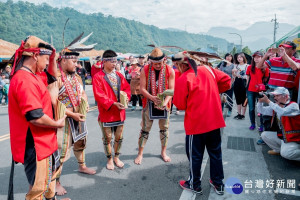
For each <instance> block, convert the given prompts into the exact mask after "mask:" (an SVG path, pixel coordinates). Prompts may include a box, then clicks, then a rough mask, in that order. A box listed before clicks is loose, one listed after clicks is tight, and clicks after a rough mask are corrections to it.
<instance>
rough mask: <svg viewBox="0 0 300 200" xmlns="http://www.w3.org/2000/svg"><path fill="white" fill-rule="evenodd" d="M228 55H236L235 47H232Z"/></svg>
mask: <svg viewBox="0 0 300 200" xmlns="http://www.w3.org/2000/svg"><path fill="white" fill-rule="evenodd" d="M230 53H231V55H234V54H236V53H237V49H236V47H235V46H234V47H233V49H232V51H231V52H230Z"/></svg>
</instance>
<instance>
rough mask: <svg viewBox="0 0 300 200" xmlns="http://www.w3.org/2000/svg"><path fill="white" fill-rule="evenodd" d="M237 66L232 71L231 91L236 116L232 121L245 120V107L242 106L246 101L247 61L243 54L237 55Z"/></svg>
mask: <svg viewBox="0 0 300 200" xmlns="http://www.w3.org/2000/svg"><path fill="white" fill-rule="evenodd" d="M237 62H238V63H237V64H236V65H235V66H234V68H233V70H232V75H233V77H234V79H235V80H234V84H233V91H234V96H235V99H236V104H237V110H238V114H237V115H236V116H235V117H234V119H245V113H246V108H247V105H245V106H244V105H243V104H244V103H245V100H246V78H247V75H246V70H247V67H248V64H247V59H246V57H245V54H244V53H239V54H238V56H237Z"/></svg>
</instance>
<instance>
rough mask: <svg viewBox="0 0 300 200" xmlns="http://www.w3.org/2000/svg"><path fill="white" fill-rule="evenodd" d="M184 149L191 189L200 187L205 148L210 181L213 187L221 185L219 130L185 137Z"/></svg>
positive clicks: (221, 168)
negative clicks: (188, 167)
mask: <svg viewBox="0 0 300 200" xmlns="http://www.w3.org/2000/svg"><path fill="white" fill-rule="evenodd" d="M185 147H186V155H187V157H188V159H189V161H190V179H189V183H190V185H191V186H193V187H197V186H199V185H201V181H200V178H201V165H202V160H203V155H204V150H205V147H206V149H207V152H208V155H209V158H210V179H211V180H212V181H213V183H214V184H215V185H217V186H219V185H222V184H223V179H224V172H223V163H222V150H221V132H220V129H216V130H213V131H210V132H207V133H203V134H197V135H187V136H186V138H185ZM203 170H204V169H203Z"/></svg>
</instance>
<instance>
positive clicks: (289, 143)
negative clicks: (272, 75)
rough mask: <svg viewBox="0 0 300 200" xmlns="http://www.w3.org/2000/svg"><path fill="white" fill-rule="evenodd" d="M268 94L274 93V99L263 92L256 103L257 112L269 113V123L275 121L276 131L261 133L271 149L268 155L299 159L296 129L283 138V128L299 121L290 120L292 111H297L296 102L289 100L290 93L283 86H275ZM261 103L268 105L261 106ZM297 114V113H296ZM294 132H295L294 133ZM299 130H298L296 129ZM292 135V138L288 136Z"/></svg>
mask: <svg viewBox="0 0 300 200" xmlns="http://www.w3.org/2000/svg"><path fill="white" fill-rule="evenodd" d="M270 94H272V95H274V101H275V103H273V102H272V101H270V100H269V98H268V97H267V96H266V95H265V94H263V97H262V98H260V99H259V101H258V104H257V112H259V113H262V114H263V115H271V116H273V117H272V121H271V124H272V125H274V123H277V125H278V126H277V127H276V129H277V132H276V131H264V132H263V133H262V135H261V137H262V139H263V140H264V142H265V143H266V144H267V145H268V146H269V147H270V148H271V149H272V150H269V151H268V154H270V155H281V156H282V157H284V158H286V159H288V160H296V161H300V143H299V141H300V136H299V133H297V131H290V132H293V133H292V134H289V135H285V137H284V139H283V136H284V135H283V134H284V131H283V128H285V127H288V126H289V125H290V123H291V122H292V123H299V122H297V120H294V121H293V120H292V119H291V118H292V117H287V116H291V114H292V113H294V112H298V111H299V106H298V104H297V103H296V102H291V101H290V93H289V91H288V90H287V89H286V88H284V87H277V88H276V89H275V90H274V92H271V93H270ZM263 103H266V104H268V106H263ZM298 116H299V115H298ZM295 132H296V133H295ZM298 132H299V130H298ZM292 135H293V138H292V140H291V139H290V138H289V137H291V136H292Z"/></svg>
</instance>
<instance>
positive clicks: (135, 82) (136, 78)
mask: <svg viewBox="0 0 300 200" xmlns="http://www.w3.org/2000/svg"><path fill="white" fill-rule="evenodd" d="M129 74H130V76H131V82H130V90H131V100H132V108H131V110H132V111H134V110H136V103H137V101H139V106H140V108H141V109H142V108H143V106H142V98H141V93H140V76H141V68H140V67H139V66H138V61H137V60H136V59H134V60H133V61H132V63H131V68H130V70H129Z"/></svg>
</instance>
